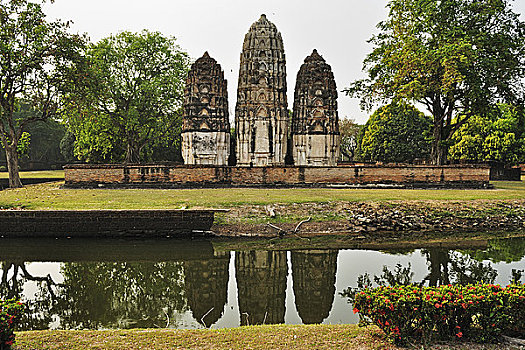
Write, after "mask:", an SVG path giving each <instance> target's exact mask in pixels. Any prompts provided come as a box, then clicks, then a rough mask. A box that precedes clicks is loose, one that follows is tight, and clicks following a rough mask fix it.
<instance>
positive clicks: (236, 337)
mask: <svg viewBox="0 0 525 350" xmlns="http://www.w3.org/2000/svg"><path fill="white" fill-rule="evenodd" d="M16 337H17V338H16V339H17V342H16V343H17V345H16V348H15V349H16V350H33V349H60V350H81V349H82V350H85V349H127V350H135V349H148V350H154V349H159V350H160V349H290V350H293V349H301V350H303V349H352V350H353V349H355V350H357V349H362V350H366V349H400V348H398V347H395V346H393V345H392V344H390V343H389V342H388V341H387V340H385V338H384V335H383V333H382V332H381V331H379V330H378V329H377V328H376V327H369V328H358V327H357V326H355V325H330V326H329V325H312V326H283V325H277V326H255V327H240V328H231V329H219V330H208V329H207V330H117V331H34V332H20V333H17V335H16ZM429 348H432V349H491V350H492V349H494V350H496V349H500V350H501V349H511V347H506V346H505V345H502V344H497V345H490V344H489V345H478V344H466V343H454V344H448V345H432V346H431V347H429ZM418 349H421V346H419V347H418Z"/></svg>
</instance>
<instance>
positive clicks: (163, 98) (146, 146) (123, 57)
mask: <svg viewBox="0 0 525 350" xmlns="http://www.w3.org/2000/svg"><path fill="white" fill-rule="evenodd" d="M188 69H189V58H188V56H187V54H186V53H185V52H183V51H182V50H181V49H180V48H179V47H178V46H177V45H176V44H175V39H174V38H172V37H164V36H162V35H161V34H160V33H158V32H149V31H146V30H144V31H142V32H140V33H131V32H121V33H119V34H117V35H114V36H110V37H107V38H105V39H102V40H101V41H100V42H98V43H96V44H93V45H91V46H90V47H89V49H88V50H87V53H86V60H85V62H83V63H82V64H80V65H77V66H76V67H75V70H76V72H77V78H78V83H77V86H76V88H75V89H73V91H71V93H70V95H69V96H68V97H69V109H68V111H67V113H66V114H65V115H64V118H65V121H66V122H67V123H68V127H69V130H70V131H71V132H72V133H73V134H74V135H75V139H76V141H75V155H76V156H77V157H78V158H79V159H81V160H84V161H87V162H121V161H126V162H133V163H136V162H140V161H143V160H155V159H159V158H160V159H163V160H176V159H177V157H178V155H177V154H176V151H177V149H178V150H179V151H180V144H179V143H180V140H179V135H180V128H181V114H180V113H181V106H182V99H183V95H184V82H185V77H186V75H187V71H188ZM166 150H168V151H166ZM170 152H171V154H170Z"/></svg>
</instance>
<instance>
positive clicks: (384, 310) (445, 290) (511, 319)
mask: <svg viewBox="0 0 525 350" xmlns="http://www.w3.org/2000/svg"><path fill="white" fill-rule="evenodd" d="M354 313H359V317H360V324H375V325H377V326H379V327H380V328H381V329H382V330H383V331H384V332H385V334H386V335H387V336H388V337H389V338H391V339H392V340H393V341H394V342H396V343H405V342H406V341H407V340H409V339H410V338H413V339H420V340H422V341H423V342H428V341H431V340H450V339H469V340H473V341H496V340H498V339H499V337H501V336H502V335H511V336H515V335H520V334H521V335H523V334H525V284H520V285H510V286H507V287H505V288H504V287H501V286H499V285H493V284H480V285H466V286H459V285H454V286H453V285H443V286H440V287H420V286H416V285H404V286H396V287H386V286H380V287H377V288H368V289H365V290H362V291H361V292H359V293H357V294H356V295H355V301H354Z"/></svg>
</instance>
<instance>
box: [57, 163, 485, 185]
mask: <svg viewBox="0 0 525 350" xmlns="http://www.w3.org/2000/svg"><path fill="white" fill-rule="evenodd" d="M489 175H490V168H489V167H488V166H475V165H458V166H422V165H377V166H371V165H344V166H337V167H315V168H314V167H311V168H308V167H292V166H291V167H260V168H248V167H213V166H184V165H174V166H170V165H140V166H138V165H137V166H124V165H70V166H66V167H65V183H66V187H68V186H69V187H75V186H77V187H78V186H97V185H100V184H102V185H117V184H118V185H129V186H133V185H135V186H152V185H153V186H161V187H162V186H164V187H189V186H195V185H196V186H218V185H234V186H258V185H288V186H324V185H356V184H361V185H364V184H404V185H409V186H411V185H417V186H425V185H451V186H455V185H460V186H467V187H468V186H471V187H484V186H486V185H487V184H488V183H489Z"/></svg>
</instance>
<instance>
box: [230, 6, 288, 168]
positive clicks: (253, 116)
mask: <svg viewBox="0 0 525 350" xmlns="http://www.w3.org/2000/svg"><path fill="white" fill-rule="evenodd" d="M287 107H288V105H287V100H286V59H285V56H284V47H283V39H282V37H281V33H279V31H278V30H277V28H276V26H275V24H273V23H272V22H270V21H268V19H267V18H266V16H265V15H262V16H261V18H260V19H259V20H258V21H257V22H255V23H254V24H252V26H251V28H250V30H249V31H248V33H247V34H246V36H245V38H244V44H243V48H242V53H241V66H240V70H239V85H238V90H237V106H236V108H235V130H236V138H237V140H236V141H237V165H240V166H272V165H284V158H285V156H286V147H287V137H288V125H289V122H288V120H289V117H288V110H287Z"/></svg>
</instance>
